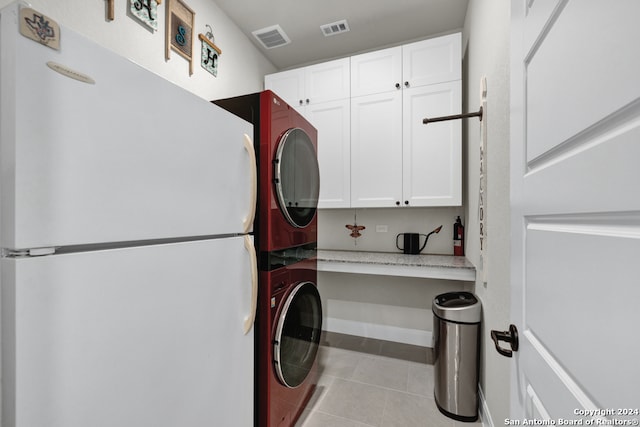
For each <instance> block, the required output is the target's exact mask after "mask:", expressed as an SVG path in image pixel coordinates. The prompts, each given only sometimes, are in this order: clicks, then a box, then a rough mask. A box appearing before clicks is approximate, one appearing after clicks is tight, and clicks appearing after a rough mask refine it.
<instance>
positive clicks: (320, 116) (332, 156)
mask: <svg viewBox="0 0 640 427" xmlns="http://www.w3.org/2000/svg"><path fill="white" fill-rule="evenodd" d="M350 108H351V102H350V101H349V99H348V98H347V99H342V100H339V101H330V102H324V103H322V104H312V105H309V106H308V107H306V108H305V112H304V116H305V118H306V119H307V120H309V122H310V123H312V124H313V126H314V127H315V128H316V129H317V130H318V166H319V167H320V198H319V200H318V207H319V208H348V207H349V206H350V205H351V185H350V184H351V141H350V138H351V114H350V113H351V110H350Z"/></svg>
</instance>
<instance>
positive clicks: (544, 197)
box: [489, 0, 640, 425]
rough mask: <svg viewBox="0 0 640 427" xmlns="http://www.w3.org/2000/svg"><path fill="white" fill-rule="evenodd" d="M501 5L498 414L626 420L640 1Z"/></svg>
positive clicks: (632, 345)
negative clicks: (502, 382) (504, 332)
mask: <svg viewBox="0 0 640 427" xmlns="http://www.w3.org/2000/svg"><path fill="white" fill-rule="evenodd" d="M511 4H512V31H513V33H512V58H513V59H512V61H513V63H512V91H511V96H512V108H511V120H512V130H511V138H512V145H511V167H512V175H511V196H512V202H511V203H512V220H511V227H512V281H513V283H512V297H513V306H512V317H513V323H514V324H515V325H516V326H517V328H518V330H519V341H520V349H519V351H517V352H516V353H514V357H515V360H514V362H515V363H513V365H512V367H513V375H512V413H511V417H512V418H513V419H522V418H523V417H526V418H547V417H548V418H551V419H554V420H556V421H557V420H558V419H559V418H564V419H570V420H574V419H578V418H582V416H583V415H582V414H583V413H584V412H585V410H586V411H596V413H595V415H597V416H606V417H607V418H609V419H622V418H625V417H624V411H625V410H627V409H630V410H631V411H632V412H633V416H632V417H631V418H635V419H636V420H637V419H638V414H637V411H638V410H640V404H639V403H640V389H639V388H638V379H640V363H639V362H638V361H639V360H640V340H639V339H638V327H639V325H640V309H639V307H638V301H640V286H638V285H639V283H640V279H639V277H640V274H639V273H640V269H639V267H638V265H639V264H638V261H639V260H640V190H639V189H638V185H639V183H640V167H639V166H638V162H639V160H640V78H639V76H640V55H639V54H638V52H639V50H638V40H640V26H638V22H637V21H638V16H640V2H638V1H636V0H617V1H612V2H603V1H599V0H572V1H550V0H545V1H542V0H537V1H524V0H518V1H514V2H512V3H511ZM489 144H491V141H489ZM503 345H504V344H503ZM605 410H611V411H609V412H605ZM618 410H620V411H622V413H618ZM587 418H590V417H588V416H587ZM630 425H636V424H630Z"/></svg>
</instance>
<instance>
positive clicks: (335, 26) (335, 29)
mask: <svg viewBox="0 0 640 427" xmlns="http://www.w3.org/2000/svg"><path fill="white" fill-rule="evenodd" d="M320 29H321V30H322V34H324V35H325V37H328V36H334V35H336V34H340V33H346V32H347V31H349V24H347V21H346V19H343V20H342V21H337V22H332V23H331V24H325V25H321V26H320Z"/></svg>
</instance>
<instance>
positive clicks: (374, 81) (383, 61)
mask: <svg viewBox="0 0 640 427" xmlns="http://www.w3.org/2000/svg"><path fill="white" fill-rule="evenodd" d="M401 81H402V48H401V47H392V48H389V49H382V50H378V51H375V52H369V53H363V54H361V55H356V56H352V57H351V96H352V97H356V96H363V95H371V94H374V93H382V92H390V91H395V90H399V89H401V88H402V86H401V84H400V83H401Z"/></svg>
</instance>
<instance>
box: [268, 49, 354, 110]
mask: <svg viewBox="0 0 640 427" xmlns="http://www.w3.org/2000/svg"><path fill="white" fill-rule="evenodd" d="M349 76H350V73H349V58H343V59H336V60H334V61H329V62H323V63H321V64H316V65H310V66H308V67H303V68H296V69H294V70H288V71H282V72H280V73H275V74H269V75H267V76H265V78H264V85H265V89H269V90H272V91H273V92H275V94H276V95H278V96H279V97H281V98H282V99H284V100H285V101H286V102H287V104H289V105H291V106H292V107H295V108H296V109H298V111H301V112H303V109H302V108H300V107H306V106H307V105H313V104H320V103H323V102H328V101H335V100H338V99H348V98H349V96H350V95H349V94H350V89H349V83H350V81H349Z"/></svg>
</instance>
